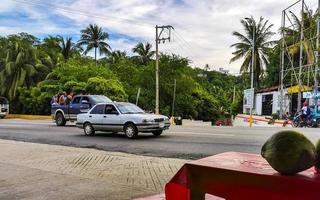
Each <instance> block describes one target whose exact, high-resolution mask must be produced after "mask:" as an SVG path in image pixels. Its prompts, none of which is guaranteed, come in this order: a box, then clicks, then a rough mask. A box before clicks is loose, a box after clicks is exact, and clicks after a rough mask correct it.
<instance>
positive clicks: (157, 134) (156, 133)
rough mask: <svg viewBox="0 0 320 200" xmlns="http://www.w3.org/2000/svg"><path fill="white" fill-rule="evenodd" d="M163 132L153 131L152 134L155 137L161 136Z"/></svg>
mask: <svg viewBox="0 0 320 200" xmlns="http://www.w3.org/2000/svg"><path fill="white" fill-rule="evenodd" d="M162 132H163V130H160V131H153V132H152V134H153V135H154V136H160V135H161V134H162Z"/></svg>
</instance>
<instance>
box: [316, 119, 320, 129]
mask: <svg viewBox="0 0 320 200" xmlns="http://www.w3.org/2000/svg"><path fill="white" fill-rule="evenodd" d="M316 127H318V128H320V119H318V120H317V122H316Z"/></svg>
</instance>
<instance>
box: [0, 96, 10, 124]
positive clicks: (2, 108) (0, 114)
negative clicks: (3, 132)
mask: <svg viewBox="0 0 320 200" xmlns="http://www.w3.org/2000/svg"><path fill="white" fill-rule="evenodd" d="M8 114H9V101H8V99H6V98H4V97H0V119H2V118H5V117H6V116H7V115H8Z"/></svg>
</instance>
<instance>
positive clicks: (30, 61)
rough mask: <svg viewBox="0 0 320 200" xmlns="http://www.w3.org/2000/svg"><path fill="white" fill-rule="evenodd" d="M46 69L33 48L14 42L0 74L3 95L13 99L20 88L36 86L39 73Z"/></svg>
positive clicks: (10, 46)
mask: <svg viewBox="0 0 320 200" xmlns="http://www.w3.org/2000/svg"><path fill="white" fill-rule="evenodd" d="M44 68H45V66H43V65H42V63H41V62H40V61H39V60H38V59H37V55H36V52H35V50H34V49H33V48H32V47H31V46H28V45H26V44H22V43H19V42H13V43H12V44H10V45H9V47H8V50H7V56H6V60H5V66H4V69H3V70H2V71H1V72H0V80H1V83H0V85H2V87H1V94H3V95H6V96H8V97H9V98H10V99H13V98H14V97H16V92H17V89H18V87H22V86H26V87H27V88H29V87H30V86H32V85H34V84H35V83H36V82H37V81H38V80H37V73H38V71H42V70H43V69H44ZM3 86H5V87H3Z"/></svg>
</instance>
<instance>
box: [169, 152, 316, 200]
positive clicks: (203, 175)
mask: <svg viewBox="0 0 320 200" xmlns="http://www.w3.org/2000/svg"><path fill="white" fill-rule="evenodd" d="M206 193H207V194H212V195H215V196H218V197H222V198H224V199H228V200H320V175H318V174H317V173H316V172H315V170H314V169H313V168H310V169H309V170H306V171H304V172H301V173H299V174H297V175H295V176H281V175H279V174H278V173H277V172H276V171H274V170H273V169H272V168H271V167H270V165H269V164H268V163H267V162H266V161H265V160H264V159H263V158H262V157H261V156H260V155H256V154H246V153H237V152H228V153H222V154H218V155H215V156H211V157H207V158H203V159H200V160H196V161H193V162H190V163H187V164H185V165H184V166H183V167H182V168H181V169H180V170H179V171H178V173H177V174H176V175H175V176H174V177H173V178H172V180H171V181H170V182H169V183H167V184H166V187H165V196H166V200H190V199H192V200H193V199H196V200H198V199H199V200H201V199H205V194H206ZM206 199H207V198H206ZM210 199H211V198H210ZM213 199H214V198H213Z"/></svg>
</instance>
